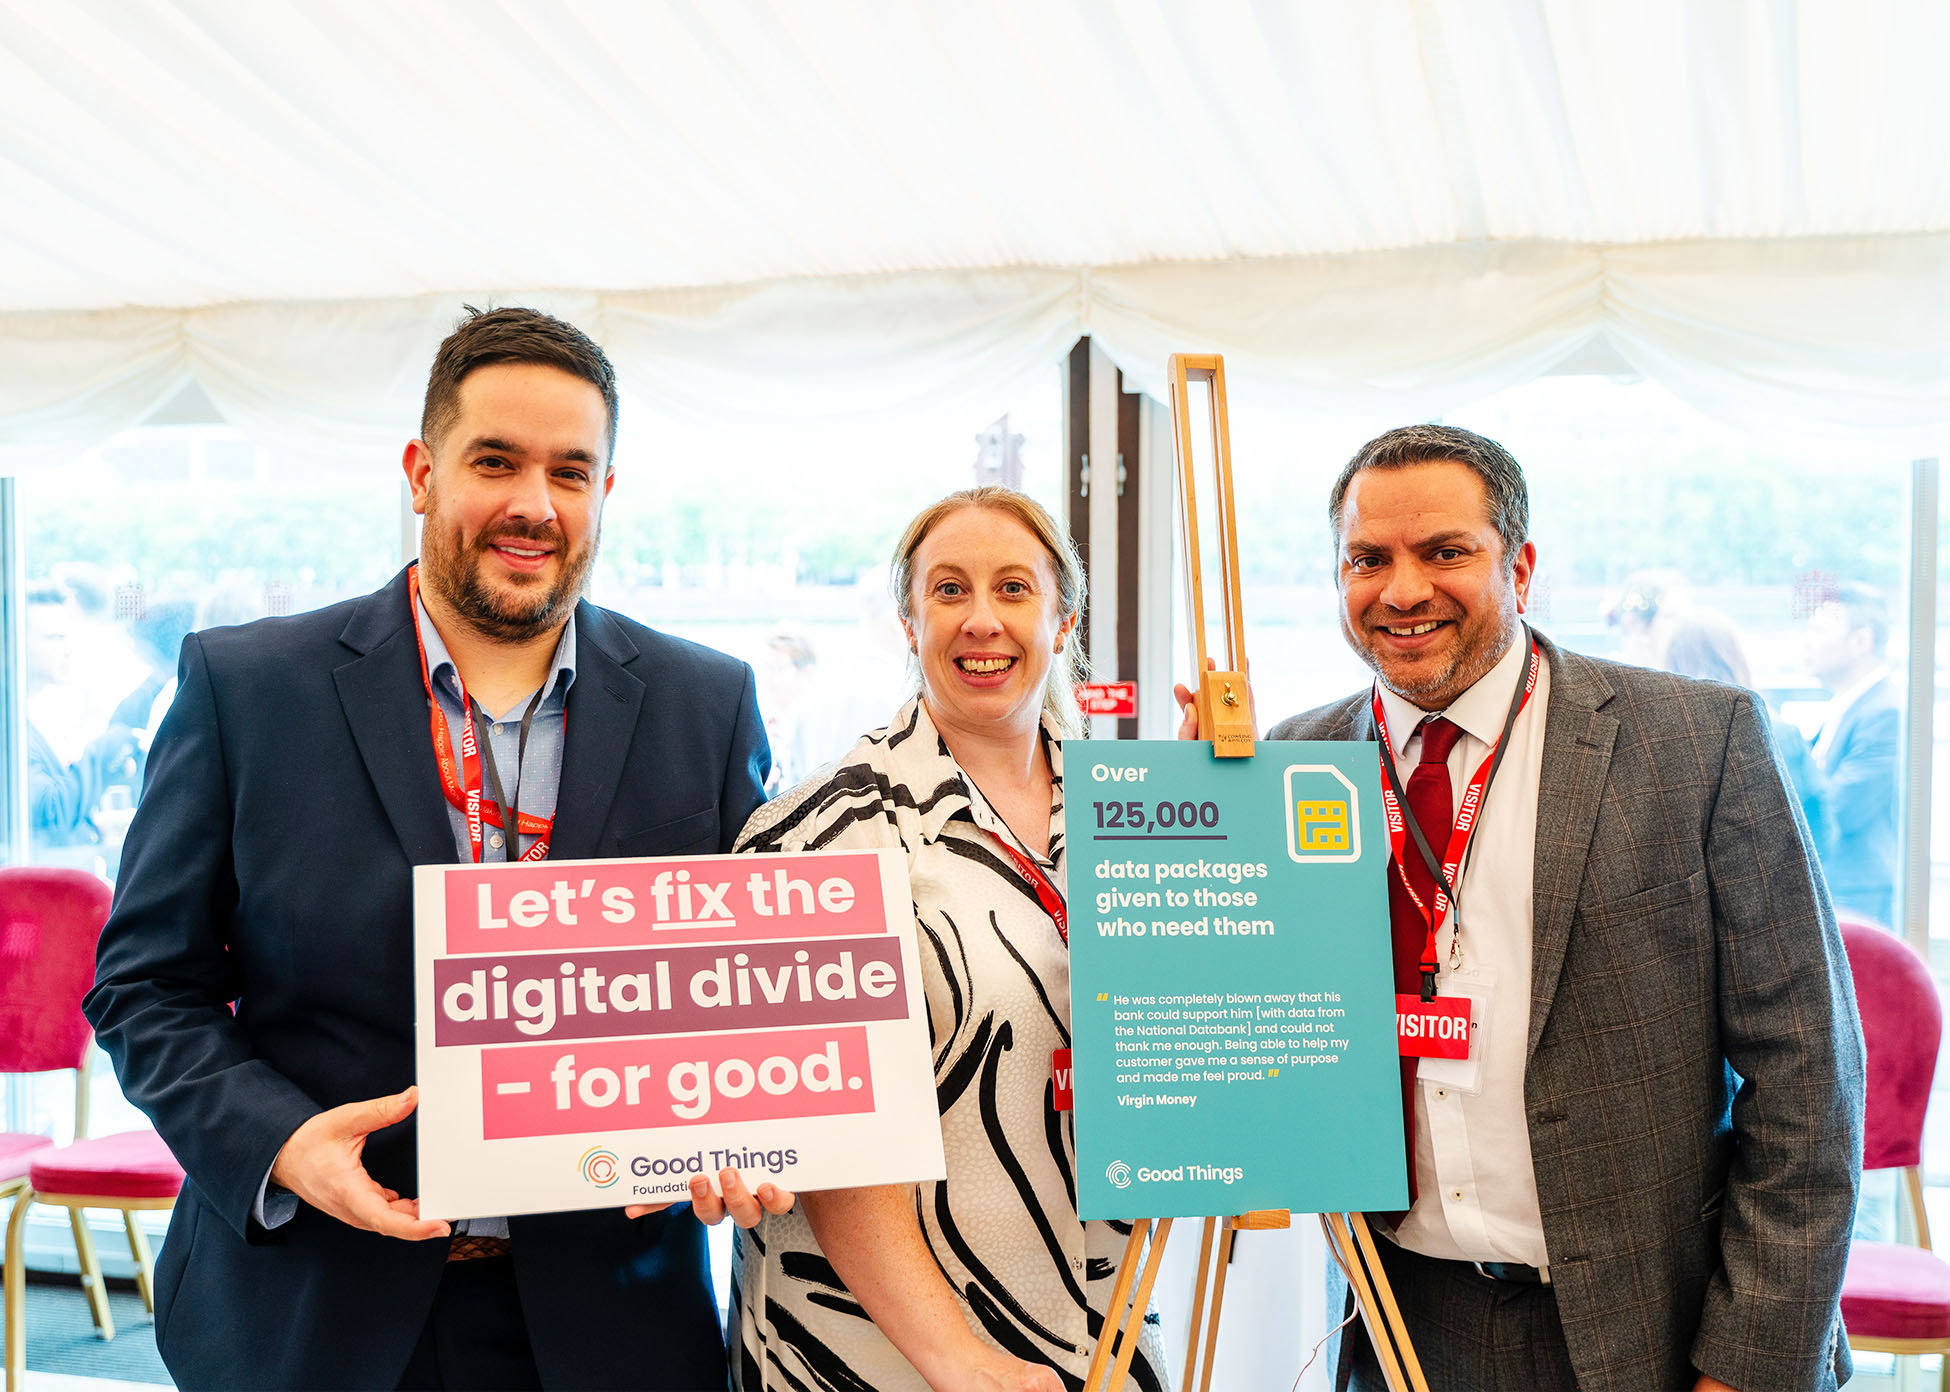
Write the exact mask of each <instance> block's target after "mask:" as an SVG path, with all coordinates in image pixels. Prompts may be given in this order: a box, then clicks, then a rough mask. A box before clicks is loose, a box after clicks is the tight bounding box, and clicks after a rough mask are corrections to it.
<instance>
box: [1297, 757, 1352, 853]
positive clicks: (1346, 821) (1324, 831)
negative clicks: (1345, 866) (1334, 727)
mask: <svg viewBox="0 0 1950 1392" xmlns="http://www.w3.org/2000/svg"><path fill="white" fill-rule="evenodd" d="M1286 853H1287V855H1288V856H1289V857H1290V858H1292V859H1294V860H1297V861H1301V862H1318V861H1355V860H1359V859H1360V858H1361V795H1360V792H1359V790H1357V789H1356V788H1355V786H1354V785H1353V784H1352V783H1350V782H1349V781H1348V780H1347V776H1346V775H1345V774H1343V773H1342V772H1341V771H1340V770H1339V769H1337V768H1335V767H1333V766H1332V765H1331V764H1292V765H1289V766H1288V768H1287V771H1286Z"/></svg>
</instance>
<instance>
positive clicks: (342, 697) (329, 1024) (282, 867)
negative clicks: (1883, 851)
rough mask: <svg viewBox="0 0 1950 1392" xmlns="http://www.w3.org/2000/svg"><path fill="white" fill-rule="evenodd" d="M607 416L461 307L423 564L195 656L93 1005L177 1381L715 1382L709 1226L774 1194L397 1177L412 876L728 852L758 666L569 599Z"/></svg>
mask: <svg viewBox="0 0 1950 1392" xmlns="http://www.w3.org/2000/svg"><path fill="white" fill-rule="evenodd" d="M616 410H617V396H616V386H615V378H614V375H613V372H612V371H611V368H610V364H609V361H608V359H607V358H606V357H604V355H603V353H602V350H601V349H599V348H598V347H597V346H596V345H595V344H594V343H592V342H590V340H589V339H588V338H586V337H585V336H584V335H583V334H582V333H580V332H579V331H578V330H576V329H574V328H573V327H571V326H570V325H567V324H564V323H562V322H561V321H559V320H556V319H552V318H550V317H548V316H546V315H542V314H538V313H536V312H535V311H532V310H521V309H506V310H497V311H493V312H490V313H486V314H481V313H477V312H470V317H469V318H468V319H466V320H465V321H463V322H462V324H461V325H460V327H459V328H457V329H456V330H455V331H454V333H453V334H452V335H451V336H450V337H449V338H448V339H447V340H446V342H445V343H443V344H442V345H441V348H440V352H439V355H438V356H437V357H436V359H435V362H434V368H433V373H432V377H431V380H430V381H429V383H428V388H427V400H426V413H425V416H424V418H423V420H422V423H421V438H420V439H417V440H415V441H413V442H412V443H411V444H410V445H408V446H407V449H406V455H405V460H404V464H405V469H406V475H407V479H408V481H409V482H410V484H411V485H412V490H413V501H414V509H415V511H417V512H419V513H421V514H423V516H424V517H425V519H426V522H425V528H424V534H423V539H422V549H421V559H420V561H419V563H418V565H417V567H409V568H408V570H407V571H405V572H402V573H401V574H400V575H399V576H398V577H396V578H395V579H394V580H393V581H392V582H391V583H390V584H388V585H387V586H386V587H385V588H384V589H382V590H380V591H379V592H378V593H376V594H372V595H368V596H366V597H365V598H363V599H357V600H352V601H348V602H346V603H343V604H339V605H335V606H333V607H331V608H328V609H324V610H320V611H318V612H316V613H311V614H305V615H300V616H297V617H293V618H282V619H268V620H264V621H262V622H259V623H255V624H250V625H246V626H244V627H241V628H230V629H215V630H211V631H209V632H206V633H202V634H193V635H191V636H190V637H189V638H188V639H187V640H186V641H185V642H184V645H183V653H182V660H181V664H180V674H179V690H178V693H177V696H176V699H175V702H174V703H173V704H172V705H171V707H170V710H169V714H168V716H167V717H166V719H165V720H164V721H163V723H162V725H161V728H160V730H159V731H158V734H157V736H156V740H155V743H154V747H153V749H152V752H151V754H150V759H149V772H148V786H147V789H146V795H145V797H144V799H143V801H142V804H141V808H140V810H139V812H138V814H137V816H136V819H135V822H134V824H133V825H132V827H131V828H130V831H129V835H128V840H127V844H126V847H125V850H124V853H123V860H122V873H121V881H120V884H119V885H118V888H117V893H116V902H115V910H114V913H113V914H112V916H111V917H110V919H109V922H108V926H107V927H106V928H105V929H104V930H103V934H102V940H101V950H100V964H99V974H98V977H97V982H96V985H95V989H94V990H93V991H92V992H91V993H90V995H89V997H88V1000H87V1002H86V1010H87V1013H88V1017H89V1019H90V1020H91V1021H92V1022H93V1023H94V1025H95V1028H96V1030H97V1031H98V1032H99V1034H100V1037H101V1040H102V1043H103V1044H104V1045H105V1046H106V1047H107V1048H108V1050H109V1052H110V1054H111V1055H112V1056H113V1057H114V1060H115V1066H116V1069H117V1071H118V1073H119V1075H120V1077H121V1080H122V1086H123V1090H124V1091H125V1092H126V1093H127V1094H128V1096H129V1097H130V1098H131V1100H133V1101H134V1102H135V1103H136V1104H137V1105H138V1106H140V1107H142V1108H143V1110H144V1111H146V1112H147V1113H148V1114H149V1116H150V1117H151V1118H152V1119H153V1120H154V1121H155V1124H156V1127H157V1129H158V1130H159V1131H160V1132H161V1133H162V1136H163V1138H164V1140H166V1141H167V1142H168V1143H169V1145H170V1148H171V1149H172V1150H173V1151H174V1152H175V1153H176V1155H177V1156H178V1158H179V1159H180V1160H181V1161H182V1163H183V1167H184V1169H185V1170H186V1171H187V1173H188V1180H187V1182H186V1184H185V1185H184V1188H183V1193H182V1198H181V1200H180V1201H179V1203H178V1204H177V1207H176V1211H175V1214H174V1216H173V1218H172V1220H171V1224H170V1230H169V1240H168V1242H167V1243H166V1245H165V1246H164V1248H163V1252H162V1257H161V1260H160V1263H159V1266H158V1270H157V1301H156V1335H157V1343H158V1345H159V1346H160V1348H161V1350H162V1354H163V1358H164V1361H165V1362H166V1363H167V1364H168V1366H169V1369H170V1372H171V1374H172V1375H173V1376H174V1377H175V1378H176V1380H177V1381H178V1383H180V1384H181V1385H183V1386H185V1387H221V1386H231V1387H255V1388H264V1387H374V1388H391V1387H535V1386H549V1387H621V1386H633V1387H649V1388H664V1389H672V1392H676V1390H677V1389H687V1390H688V1389H697V1388H712V1389H721V1388H723V1387H724V1385H725V1363H724V1354H723V1350H722V1347H721V1344H720V1339H719V1332H718V1322H717V1318H716V1311H715V1309H714V1305H713V1300H712V1297H711V1292H710V1289H709V1285H708V1281H707V1269H706V1262H705V1251H704V1235H703V1229H702V1227H701V1226H700V1225H699V1222H698V1218H699V1217H704V1218H707V1219H715V1218H716V1217H719V1216H722V1213H723V1211H724V1209H725V1208H727V1207H728V1208H729V1209H730V1210H731V1211H732V1212H733V1213H734V1215H735V1216H737V1217H738V1218H739V1219H740V1221H744V1222H752V1221H756V1219H757V1217H758V1212H759V1206H760V1203H761V1202H763V1203H764V1204H765V1205H766V1206H767V1207H770V1208H773V1209H774V1210H775V1211H776V1210H778V1209H781V1208H783V1207H785V1206H787V1205H789V1203H790V1195H783V1194H780V1193H777V1192H776V1191H773V1190H771V1189H770V1188H769V1187H763V1188H761V1190H760V1193H759V1195H757V1196H753V1195H751V1194H749V1193H747V1192H746V1191H745V1189H744V1186H743V1185H742V1183H741V1182H740V1181H739V1180H738V1177H737V1176H736V1174H735V1173H732V1172H729V1171H727V1172H725V1173H724V1174H723V1175H722V1176H720V1184H721V1187H722V1190H723V1201H722V1203H721V1202H720V1201H719V1200H718V1199H717V1198H715V1197H713V1195H712V1192H711V1189H710V1187H709V1185H708V1184H706V1185H702V1186H701V1187H698V1188H694V1190H693V1201H694V1208H695V1210H696V1216H694V1215H693V1212H692V1211H691V1210H689V1209H683V1208H679V1209H675V1210H671V1211H663V1212H651V1213H647V1214H641V1215H640V1216H634V1217H633V1216H628V1215H626V1214H625V1213H624V1212H622V1211H602V1212H584V1213H568V1214H545V1215H530V1216H515V1217H510V1218H506V1219H488V1220H474V1221H473V1222H471V1223H467V1224H457V1225H455V1230H454V1231H450V1229H449V1225H448V1224H447V1223H444V1222H438V1221H433V1220H428V1219H422V1218H421V1217H420V1215H419V1211H418V1204H417V1202H416V1200H414V1199H413V1198H411V1197H409V1196H410V1195H412V1194H413V1193H414V1192H415V1188H416V1179H415V1175H416V1170H415V1146H414V1121H413V1117H412V1113H413V1110H414V1105H415V1102H416V1095H415V1091H414V1088H413V1086H412V1083H413V1077H414V1063H413V1023H414V1022H413V998H412V985H413V959H412V894H411V879H412V869H413V867H414V866H415V865H422V864H433V863H441V862H452V861H455V860H467V859H470V858H471V859H473V860H477V861H481V860H499V859H504V858H505V859H516V858H518V857H527V858H539V857H540V856H541V855H549V856H553V857H556V858H558V859H573V858H578V857H591V856H628V855H679V854H684V853H688V852H696V853H708V852H719V851H727V850H729V849H730V848H731V842H732V838H733V837H734V836H736V835H737V833H738V830H739V828H740V827H741V826H742V825H743V823H744V821H745V818H746V816H747V815H748V814H749V813H750V812H751V811H752V810H753V808H755V807H756V806H757V805H758V804H759V802H760V801H761V799H762V796H763V794H762V792H761V789H762V786H763V784H764V780H765V775H766V772H767V769H768V767H769V765H770V755H769V753H768V752H767V748H766V742H765V735H764V726H763V725H762V724H761V722H760V720H759V715H758V709H757V705H756V702H755V700H754V697H753V679H752V673H751V670H750V669H749V668H748V667H746V666H745V665H744V664H742V663H739V662H736V661H734V660H732V659H730V658H728V657H725V656H724V655H723V654H720V653H716V652H712V651H711V650H709V649H707V648H702V647H698V646H696V645H694V644H691V643H685V642H681V641H679V640H677V639H673V638H669V637H665V636H664V635H662V634H658V633H655V632H652V631H651V630H649V629H647V628H644V627H642V626H641V625H639V624H636V623H633V622H631V621H630V620H628V619H626V618H623V617H622V616H621V615H618V614H614V613H611V612H609V611H607V610H603V609H598V608H596V607H594V606H592V605H590V604H588V603H586V602H583V601H582V600H581V599H580V596H581V593H582V590H583V587H584V584H585V582H586V580H587V578H588V573H589V567H590V564H591V562H592V561H593V559H594V557H595V552H596V538H597V531H598V526H599V523H600V520H601V513H602V502H603V498H604V496H605V495H606V494H607V493H608V491H609V488H610V486H611V484H612V482H613V478H612V476H611V474H610V472H609V460H610V454H611V450H612V447H613V445H614V441H615V428H616ZM347 540H348V541H350V540H351V539H349V538H348V539H347ZM470 726H471V727H472V728H471V730H470V729H469V727H470ZM469 734H473V735H475V736H476V737H477V739H478V749H479V754H478V757H472V758H470V757H465V752H466V750H468V749H470V748H473V747H475V746H474V741H472V740H468V739H467V736H468V735H469ZM437 749H438V750H439V753H438V754H437V753H436V750H437ZM455 751H460V754H459V755H456V753H455ZM470 807H471V808H474V809H477V810H476V811H474V812H470V811H469V810H468V809H469V808H470ZM631 1213H633V1214H637V1213H639V1211H638V1210H631Z"/></svg>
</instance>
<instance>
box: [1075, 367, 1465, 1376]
mask: <svg viewBox="0 0 1950 1392" xmlns="http://www.w3.org/2000/svg"><path fill="white" fill-rule="evenodd" d="M1169 370H1170V373H1171V419H1172V425H1173V427H1174V429H1173V435H1174V437H1175V441H1176V445H1177V453H1178V496H1179V500H1180V502H1181V503H1182V507H1181V508H1180V510H1179V515H1180V516H1181V517H1183V519H1184V543H1185V589H1186V601H1187V604H1188V605H1189V615H1188V617H1189V619H1190V623H1191V629H1192V656H1193V662H1194V667H1193V671H1194V672H1195V673H1196V676H1197V685H1196V686H1194V687H1193V689H1192V690H1193V700H1194V703H1195V704H1196V706H1197V708H1198V728H1199V733H1200V735H1201V736H1203V737H1205V738H1207V739H1210V740H1211V741H1212V753H1213V756H1214V757H1215V758H1221V759H1237V758H1251V757H1252V754H1253V739H1254V726H1253V703H1252V688H1251V686H1250V684H1249V683H1248V682H1247V680H1246V620H1245V613H1244V608H1243V606H1242V604H1241V601H1240V591H1239V534H1238V531H1237V529H1236V527H1235V525H1234V521H1233V508H1232V438H1231V433H1230V430H1229V428H1228V426H1227V423H1226V372H1225V360H1224V359H1223V358H1221V357H1220V356H1219V355H1218V354H1216V353H1174V354H1173V355H1172V358H1171V365H1170V369H1169ZM1194 381H1204V382H1209V383H1210V384H1211V390H1212V466H1213V471H1214V473H1215V474H1216V475H1217V480H1216V482H1217V488H1216V492H1217V495H1218V496H1217V499H1216V503H1217V510H1218V520H1219V548H1220V551H1219V555H1220V565H1221V567H1222V568H1223V574H1222V575H1221V577H1220V592H1221V594H1222V595H1223V597H1224V604H1225V620H1226V627H1225V641H1226V654H1225V656H1226V660H1225V665H1224V666H1223V667H1218V665H1217V664H1216V663H1215V664H1213V665H1214V667H1215V668H1217V670H1214V671H1209V672H1208V671H1207V670H1206V651H1205V583H1204V577H1203V575H1202V573H1201V572H1202V568H1203V567H1202V558H1201V553H1200V551H1199V544H1198V536H1199V533H1198V475H1197V470H1196V468H1195V466H1194V460H1193V456H1192V412H1191V383H1192V382H1194ZM1291 1223H1292V1215H1291V1214H1289V1213H1288V1212H1287V1211H1286V1210H1285V1209H1262V1210H1260V1211H1258V1212H1254V1213H1244V1214H1239V1215H1237V1216H1235V1217H1230V1218H1223V1219H1220V1218H1207V1219H1206V1220H1205V1230H1204V1237H1203V1239H1202V1240H1201V1242H1200V1244H1199V1256H1198V1278H1197V1284H1196V1286H1195V1287H1194V1289H1193V1294H1192V1318H1191V1329H1190V1333H1189V1334H1188V1336H1187V1338H1186V1340H1185V1376H1184V1377H1183V1378H1182V1379H1181V1380H1180V1381H1179V1384H1178V1392H1210V1389H1211V1385H1212V1365H1213V1360H1214V1354H1215V1352H1216V1351H1217V1349H1218V1344H1219V1313H1220V1310H1221V1308H1222V1307H1223V1305H1224V1303H1225V1288H1226V1270H1227V1268H1228V1267H1229V1266H1230V1264H1231V1260H1232V1235H1233V1234H1234V1233H1235V1232H1239V1231H1242V1230H1244V1231H1251V1230H1255V1229H1269V1228H1284V1227H1288V1226H1290V1225H1291ZM1171 1224H1172V1220H1171V1219H1169V1218H1160V1219H1157V1220H1155V1228H1154V1220H1152V1219H1149V1218H1141V1219H1139V1220H1137V1221H1136V1222H1135V1223H1133V1224H1132V1225H1131V1236H1130V1239H1129V1241H1127V1242H1126V1243H1125V1244H1124V1260H1123V1262H1122V1263H1121V1264H1120V1266H1119V1267H1118V1272H1117V1282H1116V1284H1115V1285H1114V1286H1113V1287H1112V1288H1111V1297H1110V1308H1109V1309H1108V1310H1107V1311H1106V1312H1105V1314H1104V1329H1103V1333H1102V1334H1101V1335H1099V1336H1098V1339H1097V1349H1096V1352H1095V1354H1094V1355H1093V1356H1092V1357H1091V1360H1090V1371H1089V1374H1088V1375H1087V1376H1086V1377H1085V1378H1084V1382H1083V1392H1112V1389H1117V1392H1121V1389H1122V1388H1123V1386H1124V1380H1125V1378H1126V1377H1127V1376H1128V1375H1129V1373H1130V1370H1131V1361H1132V1359H1133V1358H1134V1357H1135V1356H1136V1354H1137V1345H1138V1334H1139V1331H1140V1330H1141V1329H1142V1328H1143V1323H1144V1312H1145V1311H1146V1310H1147V1309H1149V1308H1150V1305H1151V1287H1152V1286H1153V1285H1154V1284H1155V1283H1156V1282H1157V1279H1158V1270H1159V1267H1160V1266H1161V1264H1162V1263H1163V1260H1164V1250H1165V1240H1166V1239H1167V1238H1168V1237H1170V1235H1171ZM1320 1226H1321V1228H1322V1230H1323V1231H1324V1232H1325V1233H1326V1235H1327V1244H1328V1247H1329V1249H1330V1250H1331V1251H1332V1252H1333V1253H1334V1260H1335V1261H1336V1262H1338V1263H1339V1264H1340V1266H1341V1269H1342V1270H1343V1271H1344V1272H1346V1273H1347V1279H1348V1286H1349V1288H1350V1289H1351V1290H1352V1291H1353V1293H1354V1303H1355V1306H1356V1308H1357V1309H1359V1311H1360V1313H1361V1322H1362V1324H1363V1325H1364V1326H1365V1327H1366V1328H1367V1330H1368V1335H1369V1337H1370V1338H1371V1339H1372V1340H1373V1342H1374V1348H1375V1357H1376V1360H1377V1361H1378V1362H1379V1363H1380V1365H1381V1371H1382V1375H1383V1376H1384V1377H1385V1378H1386V1379H1387V1381H1388V1386H1389V1388H1390V1389H1391V1392H1429V1384H1428V1381H1427V1379H1425V1378H1424V1377H1423V1375H1422V1365H1421V1362H1420V1360H1418V1359H1417V1358H1416V1356H1415V1347H1414V1345H1413V1344H1412V1343H1410V1341H1409V1337H1408V1329H1407V1326H1406V1325H1404V1324H1403V1322H1402V1313H1401V1308H1400V1306H1398V1305H1397V1304H1396V1303H1395V1293H1394V1290H1393V1288H1392V1287H1391V1286H1390V1285H1389V1284H1388V1275H1387V1273H1386V1272H1384V1271H1383V1270H1382V1268H1381V1259H1380V1256H1379V1254H1378V1253H1377V1251H1376V1249H1375V1241H1374V1234H1373V1233H1372V1232H1371V1231H1370V1230H1369V1228H1368V1220H1367V1217H1366V1216H1365V1215H1363V1214H1360V1213H1323V1214H1321V1215H1320ZM1147 1236H1149V1237H1150V1239H1151V1245H1150V1250H1149V1252H1146V1250H1145V1238H1146V1237H1147ZM1215 1236H1216V1238H1217V1241H1216V1242H1215V1241H1214V1238H1215ZM1133 1284H1135V1286H1136V1290H1135V1292H1134V1291H1133V1290H1132V1286H1133ZM1208 1294H1209V1300H1208ZM1208 1307H1209V1308H1208ZM1201 1331H1203V1333H1204V1336H1205V1338H1204V1343H1203V1346H1201V1344H1200V1340H1199V1335H1200V1332H1201ZM1201 1364H1202V1365H1203V1371H1201ZM1194 1379H1196V1385H1194Z"/></svg>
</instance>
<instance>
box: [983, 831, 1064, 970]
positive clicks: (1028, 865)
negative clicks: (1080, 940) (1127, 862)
mask: <svg viewBox="0 0 1950 1392" xmlns="http://www.w3.org/2000/svg"><path fill="white" fill-rule="evenodd" d="M989 835H990V836H994V837H995V844H996V845H998V846H1000V847H1001V848H1002V849H1003V852H1004V853H1005V854H1007V855H1008V857H1009V859H1010V860H1013V861H1014V862H1015V863H1016V869H1018V870H1020V871H1022V877H1023V878H1024V879H1025V880H1028V881H1029V887H1030V888H1031V889H1033V890H1035V891H1036V899H1037V901H1038V902H1039V903H1041V904H1042V906H1043V912H1044V913H1046V914H1048V915H1049V916H1050V918H1051V919H1052V920H1053V921H1054V922H1055V924H1056V931H1057V933H1058V934H1059V935H1061V937H1062V939H1063V946H1065V947H1068V946H1069V945H1070V913H1069V910H1068V909H1066V908H1064V907H1063V896H1062V895H1060V894H1058V893H1057V892H1056V886H1055V885H1053V884H1051V883H1050V882H1049V876H1047V875H1045V874H1044V873H1043V871H1042V868H1041V867H1040V866H1038V865H1037V864H1036V862H1035V861H1033V860H1031V859H1030V858H1029V857H1028V856H1026V855H1024V854H1023V853H1022V852H1021V851H1019V850H1017V849H1016V848H1015V847H1014V846H1011V845H1010V844H1009V843H1008V842H1007V841H1004V840H1003V839H1002V838H1001V837H1000V836H995V833H994V832H990V833H989Z"/></svg>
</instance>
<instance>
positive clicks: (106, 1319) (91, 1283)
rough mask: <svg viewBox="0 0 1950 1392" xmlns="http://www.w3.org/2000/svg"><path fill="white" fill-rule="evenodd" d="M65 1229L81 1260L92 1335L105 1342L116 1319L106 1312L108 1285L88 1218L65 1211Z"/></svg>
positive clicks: (73, 1210)
mask: <svg viewBox="0 0 1950 1392" xmlns="http://www.w3.org/2000/svg"><path fill="white" fill-rule="evenodd" d="M68 1226H69V1227H70V1228H72V1229H73V1230H74V1250H75V1256H76V1257H78V1258H80V1260H81V1286H82V1289H83V1290H85V1291H87V1292H88V1313H89V1314H91V1315H93V1316H94V1317H95V1332H96V1333H97V1334H100V1335H101V1336H102V1338H103V1339H104V1340H107V1339H113V1338H114V1337H115V1317H114V1316H113V1315H111V1314H109V1312H108V1283H107V1282H106V1281H104V1280H102V1265H101V1263H100V1262H99V1261H97V1260H95V1239H94V1237H93V1236H91V1235H90V1233H89V1231H88V1215H87V1214H86V1213H85V1212H83V1211H82V1210H81V1209H78V1208H71V1209H69V1210H68Z"/></svg>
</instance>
